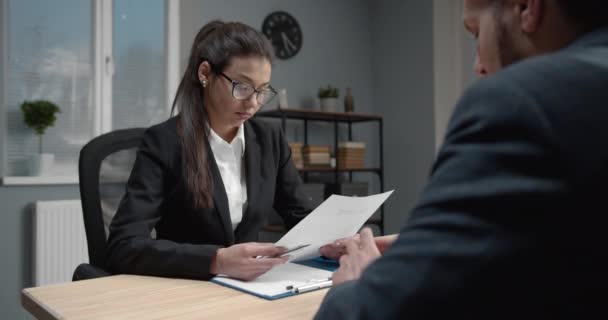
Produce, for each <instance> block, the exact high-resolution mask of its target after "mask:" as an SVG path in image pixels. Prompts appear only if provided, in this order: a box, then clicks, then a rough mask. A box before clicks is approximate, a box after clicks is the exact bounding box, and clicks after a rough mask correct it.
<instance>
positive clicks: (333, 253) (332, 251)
mask: <svg viewBox="0 0 608 320" xmlns="http://www.w3.org/2000/svg"><path fill="white" fill-rule="evenodd" d="M359 237H360V236H359V234H356V235H354V236H352V237H349V238H342V239H339V240H336V241H334V242H333V243H330V244H326V245H324V246H322V247H321V248H319V253H320V254H321V255H322V256H324V257H326V258H329V259H334V260H338V259H340V257H341V256H342V255H343V254H345V253H346V243H347V242H348V241H350V240H353V241H356V242H359V239H360V238H359ZM395 240H397V234H391V235H388V236H382V237H375V238H374V241H375V242H376V247H378V251H380V254H382V253H384V251H386V249H388V248H389V247H390V246H391V245H392V244H393V242H395Z"/></svg>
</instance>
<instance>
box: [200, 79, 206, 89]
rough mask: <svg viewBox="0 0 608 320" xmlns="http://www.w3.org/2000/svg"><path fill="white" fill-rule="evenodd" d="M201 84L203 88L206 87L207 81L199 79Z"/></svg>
mask: <svg viewBox="0 0 608 320" xmlns="http://www.w3.org/2000/svg"><path fill="white" fill-rule="evenodd" d="M201 83H202V84H203V88H205V87H207V79H201Z"/></svg>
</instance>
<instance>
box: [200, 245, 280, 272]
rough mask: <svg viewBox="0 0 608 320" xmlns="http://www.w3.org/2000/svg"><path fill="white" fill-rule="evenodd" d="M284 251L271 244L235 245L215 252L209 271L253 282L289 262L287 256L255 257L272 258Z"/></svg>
mask: <svg viewBox="0 0 608 320" xmlns="http://www.w3.org/2000/svg"><path fill="white" fill-rule="evenodd" d="M286 250H287V249H285V248H283V247H277V246H275V245H274V244H272V243H256V242H249V243H241V244H235V245H233V246H230V247H228V248H221V249H219V250H218V251H217V254H216V255H215V258H214V260H213V262H212V263H211V268H210V270H209V271H210V272H211V273H212V274H225V275H227V276H229V277H232V278H236V279H241V280H246V281H249V280H253V279H255V278H257V277H259V276H261V275H262V274H264V273H266V272H268V271H269V270H270V269H272V267H274V266H276V265H279V264H283V263H285V262H287V260H289V256H285V257H280V258H259V259H258V258H256V257H258V256H263V257H273V256H277V255H281V254H283V252H285V251H286Z"/></svg>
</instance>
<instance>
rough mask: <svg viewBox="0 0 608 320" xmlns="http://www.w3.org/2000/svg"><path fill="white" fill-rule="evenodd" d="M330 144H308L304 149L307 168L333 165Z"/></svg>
mask: <svg viewBox="0 0 608 320" xmlns="http://www.w3.org/2000/svg"><path fill="white" fill-rule="evenodd" d="M329 152H330V147H329V146H313V145H307V146H305V147H304V149H303V155H304V165H305V166H306V167H307V168H328V167H330V165H331V158H330V155H329Z"/></svg>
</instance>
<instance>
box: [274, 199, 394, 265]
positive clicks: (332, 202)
mask: <svg viewBox="0 0 608 320" xmlns="http://www.w3.org/2000/svg"><path fill="white" fill-rule="evenodd" d="M393 191H394V190H391V191H388V192H385V193H381V194H376V195H373V196H367V197H345V196H339V195H332V196H331V197H329V198H328V199H327V200H325V201H324V202H323V203H322V204H321V205H320V206H318V207H317V208H316V209H315V210H314V211H313V212H311V213H310V214H309V215H308V216H307V217H306V218H304V220H302V221H300V223H298V224H297V225H296V226H295V227H293V228H292V229H291V230H290V231H289V232H288V233H287V234H285V235H284V236H283V237H282V238H281V239H280V240H279V241H278V242H277V243H276V245H278V246H284V247H286V248H293V247H296V246H299V245H304V244H310V245H309V246H307V247H305V248H303V249H300V250H296V251H294V252H291V253H289V255H290V256H291V258H290V260H291V261H299V260H304V259H310V258H314V257H317V256H319V248H320V247H321V246H323V245H325V244H328V243H331V242H334V241H335V240H338V239H341V238H345V237H350V236H352V235H354V234H356V233H357V231H359V229H361V227H362V226H363V224H364V223H365V221H367V220H368V219H369V218H370V217H371V216H372V214H374V212H375V211H376V210H377V209H378V208H379V207H380V206H381V205H382V203H384V201H386V199H387V198H388V197H389V196H390V195H391V194H392V193H393Z"/></svg>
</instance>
